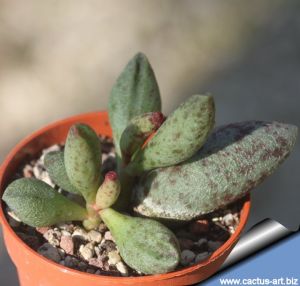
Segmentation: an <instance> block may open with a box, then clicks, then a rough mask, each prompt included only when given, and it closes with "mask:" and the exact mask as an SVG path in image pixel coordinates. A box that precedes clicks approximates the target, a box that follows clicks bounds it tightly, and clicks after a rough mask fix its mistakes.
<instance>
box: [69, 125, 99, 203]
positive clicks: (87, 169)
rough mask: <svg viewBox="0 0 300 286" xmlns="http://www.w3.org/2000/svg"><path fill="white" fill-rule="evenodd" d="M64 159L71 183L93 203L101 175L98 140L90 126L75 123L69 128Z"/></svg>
mask: <svg viewBox="0 0 300 286" xmlns="http://www.w3.org/2000/svg"><path fill="white" fill-rule="evenodd" d="M64 159H65V167H66V172H67V175H68V177H69V180H70V182H71V184H72V185H73V186H74V187H75V188H76V189H77V190H78V191H79V192H80V193H81V194H82V195H83V196H84V198H85V200H86V201H87V202H88V203H93V202H94V201H95V198H96V193H97V190H98V188H99V186H100V184H101V182H102V176H101V145H100V140H99V138H98V136H97V134H96V133H95V131H94V130H93V129H92V128H91V127H89V126H88V125H85V124H75V125H73V126H72V127H71V128H70V131H69V134H68V137H67V141H66V145H65V151H64Z"/></svg>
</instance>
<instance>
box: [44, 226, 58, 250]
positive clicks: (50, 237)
mask: <svg viewBox="0 0 300 286" xmlns="http://www.w3.org/2000/svg"><path fill="white" fill-rule="evenodd" d="M43 236H44V238H45V239H46V240H47V241H48V242H49V243H50V244H52V245H53V246H59V244H60V239H61V232H60V231H57V230H54V229H51V228H50V229H49V230H48V231H46V232H45V233H44V235H43Z"/></svg>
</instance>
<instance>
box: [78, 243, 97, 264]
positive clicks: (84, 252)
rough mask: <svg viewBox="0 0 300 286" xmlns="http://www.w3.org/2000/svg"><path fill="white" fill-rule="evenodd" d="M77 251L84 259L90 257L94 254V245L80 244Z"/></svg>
mask: <svg viewBox="0 0 300 286" xmlns="http://www.w3.org/2000/svg"><path fill="white" fill-rule="evenodd" d="M79 253H80V254H81V256H82V257H83V258H84V259H85V260H89V259H91V258H92V257H93V256H94V254H95V250H94V245H93V244H92V243H88V244H86V245H80V247H79Z"/></svg>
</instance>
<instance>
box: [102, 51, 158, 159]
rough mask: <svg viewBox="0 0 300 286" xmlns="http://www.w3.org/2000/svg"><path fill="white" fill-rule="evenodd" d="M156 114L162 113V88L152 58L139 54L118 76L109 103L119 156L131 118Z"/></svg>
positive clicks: (110, 118) (110, 117)
mask: <svg viewBox="0 0 300 286" xmlns="http://www.w3.org/2000/svg"><path fill="white" fill-rule="evenodd" d="M152 111H161V99H160V93H159V88H158V84H157V82H156V79H155V75H154V72H153V70H152V67H151V65H150V63H149V62H148V59H147V58H146V56H145V55H144V54H142V53H138V54H137V55H135V56H134V58H133V59H131V61H130V62H129V63H128V64H127V66H126V67H125V69H124V70H123V72H122V73H121V75H120V76H119V77H118V79H117V81H116V83H115V85H114V86H113V88H112V91H111V95H110V99H109V104H108V113H109V120H110V124H111V126H112V130H113V138H114V143H115V148H116V153H117V155H118V156H119V157H121V150H120V145H119V144H120V138H121V135H122V132H123V131H124V129H125V128H126V126H127V125H128V123H129V121H130V119H131V118H133V117H135V116H138V115H141V114H143V113H146V112H152Z"/></svg>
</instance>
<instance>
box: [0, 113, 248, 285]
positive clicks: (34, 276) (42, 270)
mask: <svg viewBox="0 0 300 286" xmlns="http://www.w3.org/2000/svg"><path fill="white" fill-rule="evenodd" d="M76 122H82V123H86V124H89V125H90V126H91V127H93V128H94V129H95V130H96V131H97V132H98V133H99V134H102V135H106V136H111V128H110V126H109V122H108V116H107V113H106V112H93V113H87V114H82V115H78V116H73V117H70V118H68V119H65V120H61V121H58V122H56V123H53V124H50V125H48V126H46V127H44V128H42V129H41V130H39V131H36V132H34V133H33V134H32V135H30V136H28V137H27V138H25V139H24V140H22V141H21V142H20V143H19V144H18V145H17V146H16V147H15V148H14V149H13V150H12V151H11V152H10V153H9V155H8V156H7V158H6V160H5V161H4V163H3V164H2V166H1V169H0V194H1V196H2V194H3V191H4V189H5V187H6V186H7V184H8V183H9V181H10V180H11V177H12V174H14V173H15V172H16V170H17V169H18V167H19V166H20V164H21V163H22V162H25V161H26V160H28V159H29V158H32V156H36V155H37V154H39V153H40V152H41V150H42V149H44V148H46V147H49V146H51V145H53V144H56V143H63V142H64V141H65V139H66V135H67V132H68V130H69V128H70V126H71V125H72V124H74V123H76ZM249 211H250V199H249V197H248V198H247V200H246V202H245V203H244V206H243V209H242V213H241V219H240V224H239V226H238V228H237V230H236V232H235V233H234V234H233V235H232V236H231V237H230V238H229V239H228V241H226V243H225V244H224V245H222V246H221V247H220V248H219V249H218V250H217V251H215V252H214V253H213V255H212V256H211V257H210V258H209V259H207V260H206V261H204V262H201V263H198V264H196V265H193V266H190V267H186V268H184V269H182V270H179V271H174V272H170V273H167V274H162V275H152V276H145V277H128V278H127V277H126V278H125V277H109V276H99V275H93V274H87V273H83V272H79V271H76V270H72V269H70V268H67V267H64V266H61V265H59V264H57V263H54V262H52V261H50V260H48V259H46V258H44V257H43V256H41V255H39V254H38V253H37V252H35V251H34V250H32V249H31V248H30V247H28V246H27V245H26V244H25V243H24V242H23V241H22V240H21V239H20V238H19V237H18V236H17V235H16V234H15V232H14V231H13V229H12V228H11V227H10V226H9V224H8V222H7V220H6V218H5V216H4V213H3V202H2V203H1V210H0V220H1V224H2V227H3V233H4V241H5V244H6V247H7V250H8V253H9V255H10V257H11V259H12V260H13V262H14V264H15V266H16V268H17V271H18V275H19V279H20V283H21V285H22V286H38V285H43V286H60V285H61V286H65V285H72V286H99V285H103V286H105V285H109V286H113V285H116V286H121V285H155V286H159V285H190V284H193V283H197V282H200V281H201V280H204V279H206V278H207V277H209V276H211V275H212V274H213V273H215V272H216V271H217V270H218V268H219V267H220V266H221V265H222V263H223V262H224V260H225V259H226V257H227V256H228V254H229V253H230V251H231V250H232V248H233V247H234V245H235V244H236V242H237V240H238V238H239V236H240V234H241V232H242V230H243V228H244V227H245V224H246V221H247V219H248V215H249Z"/></svg>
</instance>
